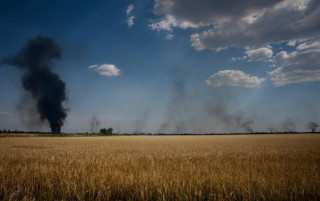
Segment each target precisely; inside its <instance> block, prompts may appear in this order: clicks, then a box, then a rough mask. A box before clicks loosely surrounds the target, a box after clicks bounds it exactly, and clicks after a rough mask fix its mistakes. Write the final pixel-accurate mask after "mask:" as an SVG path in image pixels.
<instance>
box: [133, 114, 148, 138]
mask: <svg viewBox="0 0 320 201" xmlns="http://www.w3.org/2000/svg"><path fill="white" fill-rule="evenodd" d="M149 114H150V110H145V111H143V112H142V114H141V115H140V117H139V119H136V120H135V121H134V126H135V129H134V132H133V133H141V132H143V129H144V128H145V127H146V125H147V119H148V118H149Z"/></svg>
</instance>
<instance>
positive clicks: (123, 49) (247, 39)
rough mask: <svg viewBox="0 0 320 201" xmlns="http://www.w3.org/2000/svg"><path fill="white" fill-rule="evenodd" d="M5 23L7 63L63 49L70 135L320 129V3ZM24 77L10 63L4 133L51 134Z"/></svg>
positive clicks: (50, 8) (141, 6)
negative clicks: (25, 50) (40, 40)
mask: <svg viewBox="0 0 320 201" xmlns="http://www.w3.org/2000/svg"><path fill="white" fill-rule="evenodd" d="M0 23H1V27H0V44H1V45H0V58H4V57H7V56H8V55H12V54H15V53H16V52H18V51H19V50H20V49H21V48H22V47H24V46H25V44H26V43H27V42H28V40H30V39H32V38H35V37H37V36H38V35H40V36H43V37H50V38H52V39H54V41H55V42H56V43H57V44H59V46H60V47H61V49H62V55H61V58H60V59H59V60H57V61H55V62H54V63H53V65H52V71H53V72H55V73H57V74H58V75H59V76H60V77H61V79H62V80H63V81H64V82H65V83H66V92H67V97H68V98H67V99H68V100H67V101H66V102H65V103H64V106H65V107H66V108H68V116H67V118H66V120H65V122H64V126H63V127H62V132H91V131H92V129H93V130H94V131H98V129H99V128H102V127H112V128H114V130H115V132H130V133H134V132H155V133H171V132H175V133H184V132H188V133H211V132H251V131H253V132H259V131H267V132H268V131H273V132H276V131H304V130H308V128H307V125H308V123H309V122H312V121H313V122H316V123H318V124H319V123H320V117H319V114H320V105H319V99H320V93H319V88H320V82H319V81H320V60H319V58H320V1H318V0H270V1H255V0H240V1H233V0H224V1H220V0H212V1H207V0H188V1H185V0H184V1H182V0H136V1H129V0H121V1H116V0H114V1H102V0H101V1H99V0H93V1H74V0H69V1H65V0H56V1H52V0H50V1H49V0H32V1H23V0H3V1H1V2H0ZM22 74H23V70H21V69H18V68H15V67H12V66H9V65H6V64H1V65H0V91H1V101H0V129H10V130H15V129H19V130H40V131H49V127H48V122H41V121H39V120H38V117H37V115H35V114H34V113H33V112H32V111H34V103H33V101H32V98H30V94H28V93H27V92H25V91H24V90H23V88H22V87H21V83H20V79H21V76H22ZM28 96H29V97H28ZM26 100H28V101H26ZM92 119H94V121H98V122H99V123H97V124H94V125H95V127H94V128H92V123H91V122H92Z"/></svg>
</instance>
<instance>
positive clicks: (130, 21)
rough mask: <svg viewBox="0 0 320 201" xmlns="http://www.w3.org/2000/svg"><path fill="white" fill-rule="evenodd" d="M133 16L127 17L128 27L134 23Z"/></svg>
mask: <svg viewBox="0 0 320 201" xmlns="http://www.w3.org/2000/svg"><path fill="white" fill-rule="evenodd" d="M134 18H135V17H134V16H130V17H129V18H128V19H127V24H128V27H129V28H130V27H132V26H133V25H134V21H133V20H134Z"/></svg>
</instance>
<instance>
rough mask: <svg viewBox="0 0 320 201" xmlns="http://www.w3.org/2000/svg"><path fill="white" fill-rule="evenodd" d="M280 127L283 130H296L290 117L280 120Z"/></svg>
mask: <svg viewBox="0 0 320 201" xmlns="http://www.w3.org/2000/svg"><path fill="white" fill-rule="evenodd" d="M282 129H283V131H284V132H296V126H295V124H294V123H293V121H292V120H291V119H287V120H285V121H284V122H282Z"/></svg>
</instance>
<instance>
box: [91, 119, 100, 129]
mask: <svg viewBox="0 0 320 201" xmlns="http://www.w3.org/2000/svg"><path fill="white" fill-rule="evenodd" d="M90 126H91V133H96V132H97V131H98V127H99V126H100V121H99V119H98V118H97V117H96V116H95V115H93V116H92V118H91V123H90Z"/></svg>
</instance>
